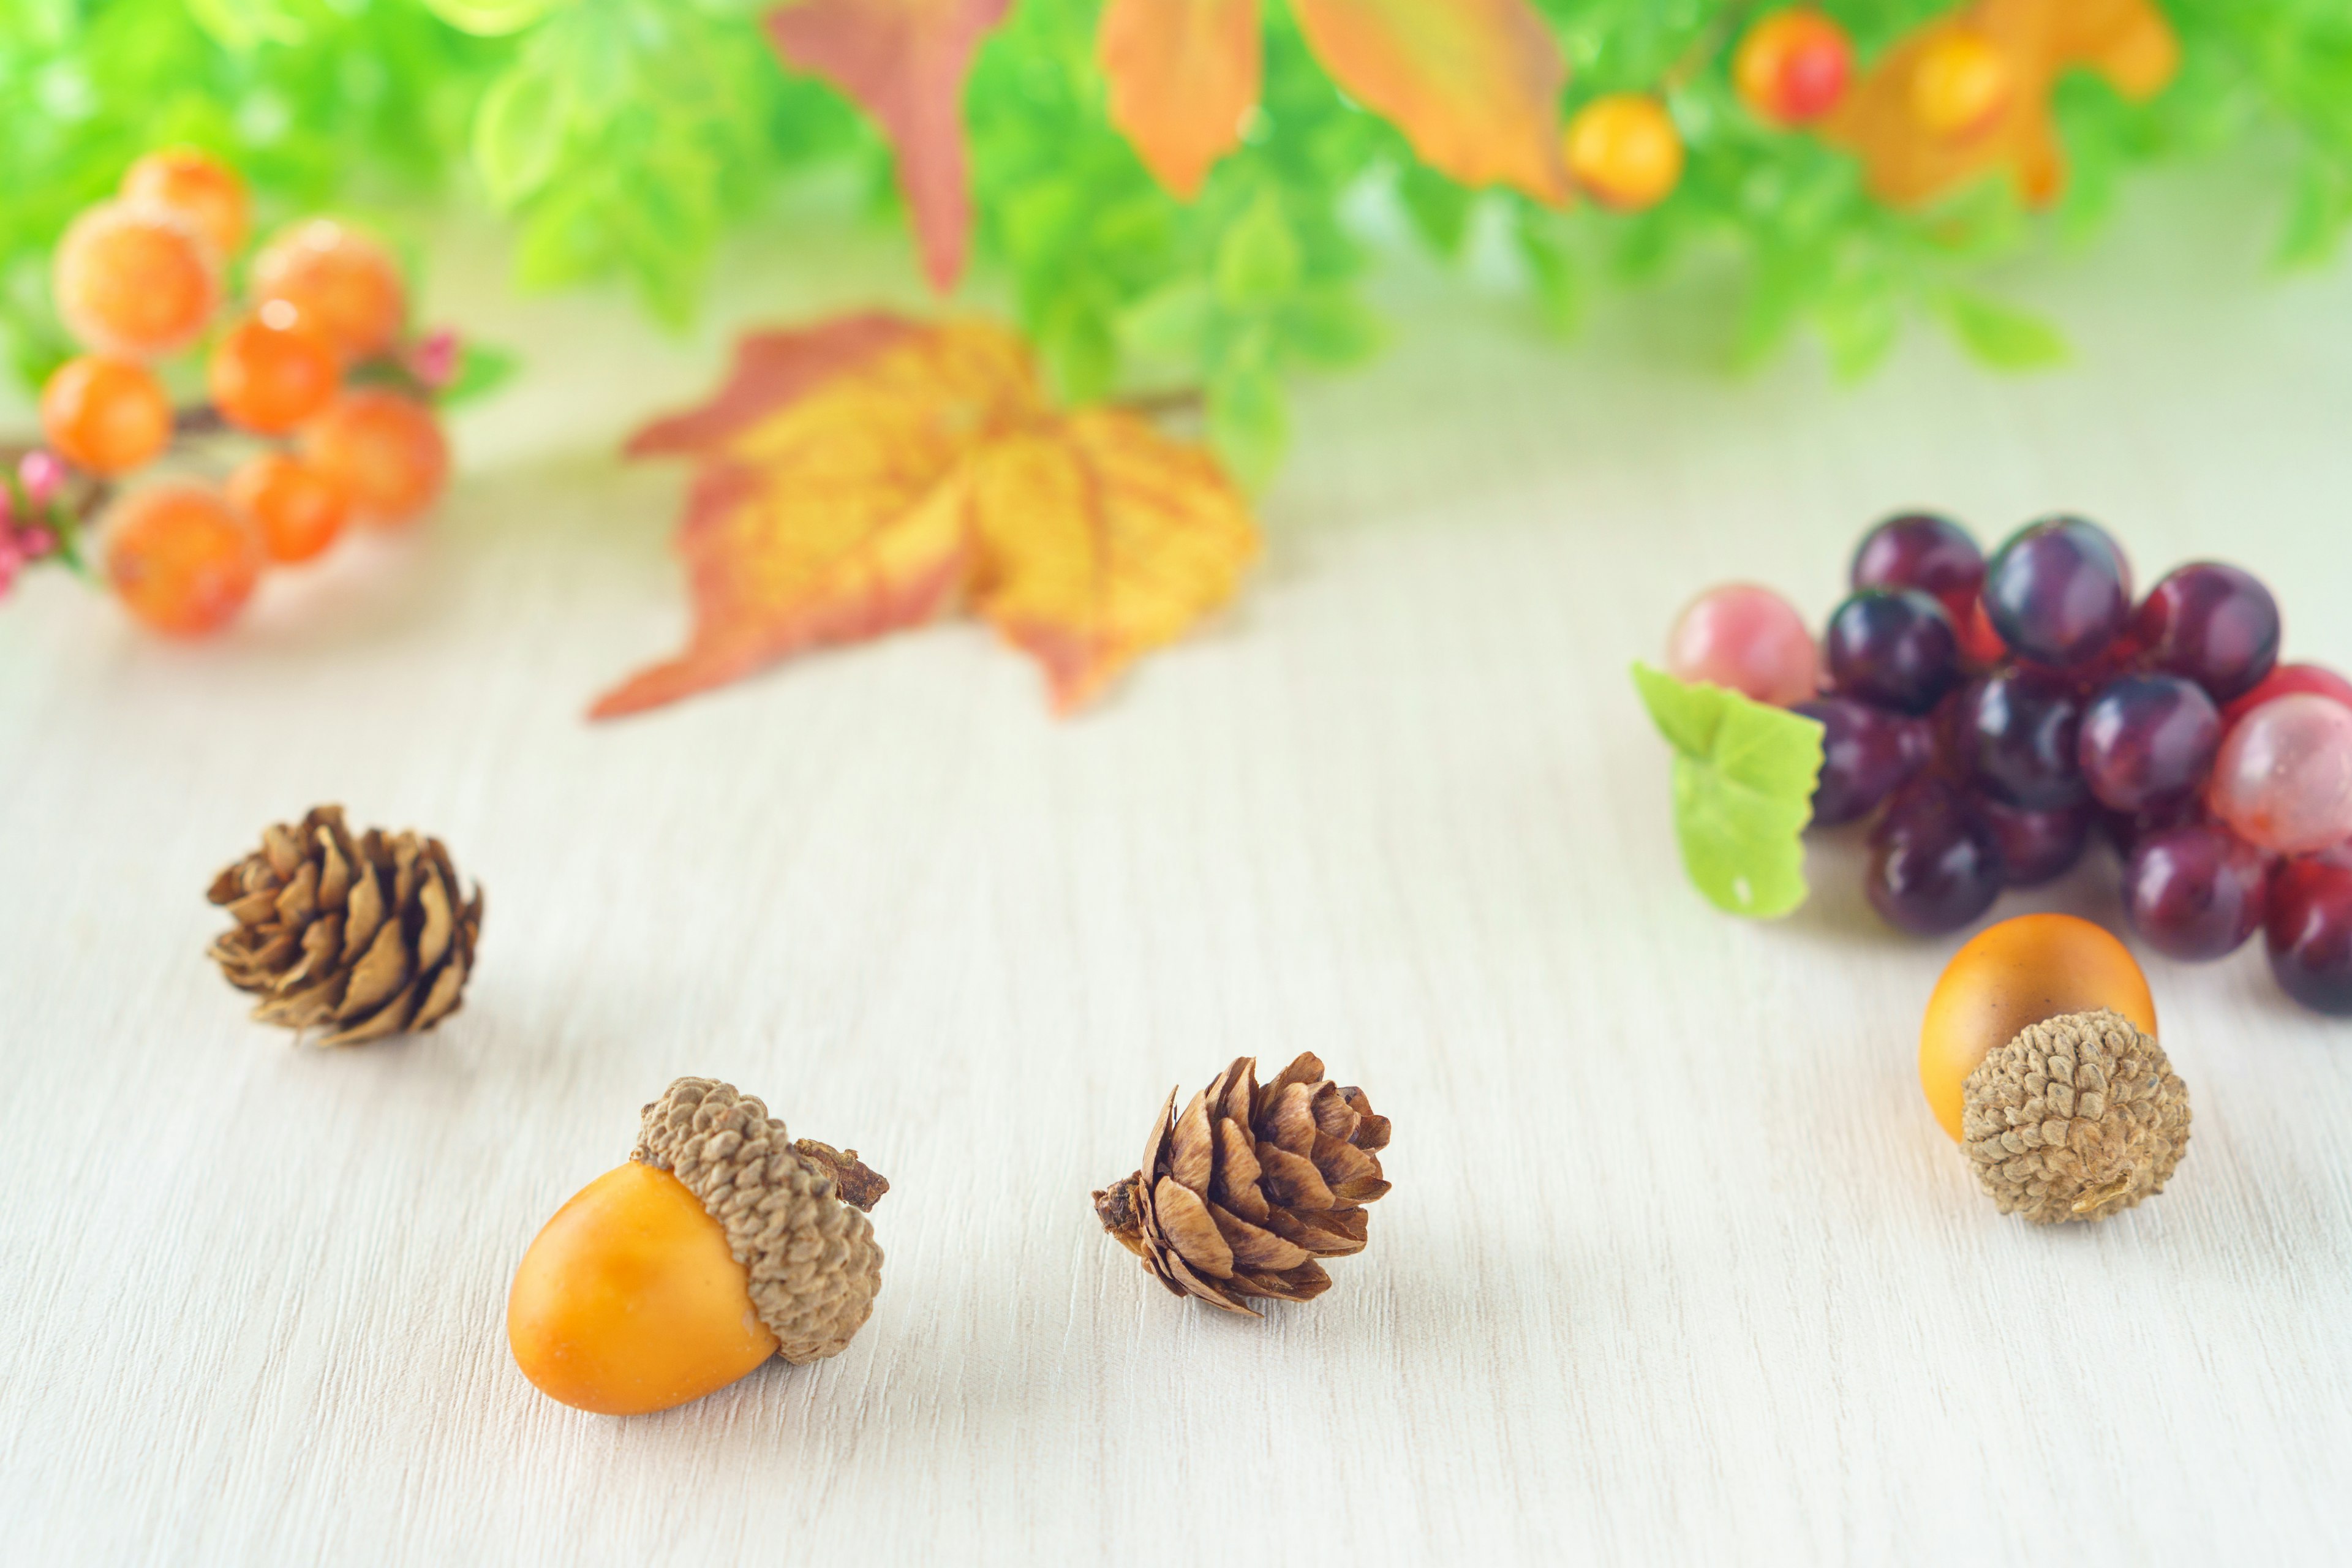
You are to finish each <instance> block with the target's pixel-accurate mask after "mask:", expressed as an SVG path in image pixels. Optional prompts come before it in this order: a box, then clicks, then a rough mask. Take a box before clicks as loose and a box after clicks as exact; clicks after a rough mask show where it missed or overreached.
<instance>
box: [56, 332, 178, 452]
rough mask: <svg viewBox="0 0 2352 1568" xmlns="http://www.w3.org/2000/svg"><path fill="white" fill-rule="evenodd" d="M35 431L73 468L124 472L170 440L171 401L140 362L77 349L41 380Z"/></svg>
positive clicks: (153, 374) (149, 371)
mask: <svg viewBox="0 0 2352 1568" xmlns="http://www.w3.org/2000/svg"><path fill="white" fill-rule="evenodd" d="M41 433H42V434H43V435H44V436H46V437H47V438H48V443H49V445H50V446H51V447H55V448H56V449H57V453H58V456H59V457H61V458H64V459H65V460H66V461H67V462H68V463H71V464H73V465H74V466H75V467H76V468H82V469H85V470H87V471H89V472H90V473H93V474H100V475H104V476H107V477H109V478H111V477H112V476H114V475H117V474H127V473H129V472H130V471H131V469H133V468H140V467H142V466H144V465H145V464H148V463H151V462H152V461H154V460H155V459H156V458H159V457H161V456H163V449H164V448H165V447H169V446H170V445H171V444H172V400H171V399H170V398H169V397H167V396H166V395H164V393H163V383H162V382H160V381H157V380H156V379H155V373H154V372H152V371H151V370H149V369H148V368H147V367H146V366H145V365H143V364H139V363H135V362H133V361H131V360H121V359H109V358H106V357H105V356H104V355H101V354H83V355H82V356H81V357H80V358H79V359H69V360H68V361H66V363H63V364H61V365H59V366H58V368H57V369H56V370H55V371H52V372H51V373H50V374H49V379H48V381H47V383H45V384H43V385H42V387H41Z"/></svg>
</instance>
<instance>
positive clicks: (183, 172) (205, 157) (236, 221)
mask: <svg viewBox="0 0 2352 1568" xmlns="http://www.w3.org/2000/svg"><path fill="white" fill-rule="evenodd" d="M121 195H122V197H123V199H124V200H125V201H130V202H136V203H143V204H146V205H152V206H158V207H163V208H164V209H166V210H167V211H170V212H174V213H177V214H179V215H180V216H181V217H183V218H184V219H186V220H187V222H188V224H189V226H191V227H193V228H194V229H195V231H196V232H197V233H198V234H200V235H202V236H203V237H204V238H205V243H206V244H208V245H210V246H211V247H213V257H214V259H215V260H216V261H224V262H225V261H227V260H229V259H230V258H233V257H235V256H236V253H237V252H238V250H240V249H241V248H243V247H244V245H245V229H246V198H245V182H244V181H242V180H240V179H238V178H237V177H236V171H235V170H233V169H231V168H230V167H229V166H228V165H227V164H226V163H222V162H221V161H220V160H219V159H217V158H215V157H213V156H212V155H210V154H209V153H199V152H197V151H196V150H195V149H194V148H192V147H171V148H165V149H163V150H161V151H159V152H154V153H148V154H147V155H146V156H145V157H143V158H142V159H140V160H139V161H138V162H137V163H133V164H131V167H130V169H129V170H128V171H126V172H125V173H124V174H123V176H122V186H121Z"/></svg>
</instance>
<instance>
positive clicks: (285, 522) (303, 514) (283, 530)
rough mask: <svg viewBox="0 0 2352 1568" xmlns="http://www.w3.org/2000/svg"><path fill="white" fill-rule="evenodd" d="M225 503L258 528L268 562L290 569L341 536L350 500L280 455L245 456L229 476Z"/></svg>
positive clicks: (297, 462)
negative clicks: (242, 461) (227, 502)
mask: <svg viewBox="0 0 2352 1568" xmlns="http://www.w3.org/2000/svg"><path fill="white" fill-rule="evenodd" d="M228 499H229V504H230V505H232V506H234V507H236V510H239V511H241V512H243V513H245V515H246V516H247V517H248V518H251V519H252V520H253V521H254V524H255V525H256V526H257V527H258V528H259V529H260V530H261V544H262V549H263V551H264V552H266V553H267V554H268V557H269V559H270V560H272V561H274V562H276V563H278V564H279V565H281V566H291V565H295V564H297V563H300V562H304V561H310V560H313V559H315V558H316V557H317V556H318V555H319V554H320V552H323V551H324V550H325V549H326V548H327V546H329V545H330V544H332V543H333V542H335V541H336V539H338V538H339V537H341V534H342V531H343V524H344V522H346V521H348V520H349V519H350V517H351V514H352V503H351V498H350V497H348V496H346V495H344V494H343V492H342V491H341V490H340V489H336V488H335V485H334V484H333V482H332V481H331V480H329V479H326V478H325V477H324V476H323V475H320V474H318V473H315V472H313V471H312V470H311V469H310V468H309V467H308V466H307V465H306V464H304V463H303V462H302V461H301V460H300V459H299V458H291V457H289V456H288V455H287V454H285V453H283V452H264V453H261V454H260V455H259V456H257V457H254V458H247V460H246V461H245V462H244V463H243V464H241V465H239V466H238V468H237V469H236V472H235V473H233V474H231V475H229V477H228Z"/></svg>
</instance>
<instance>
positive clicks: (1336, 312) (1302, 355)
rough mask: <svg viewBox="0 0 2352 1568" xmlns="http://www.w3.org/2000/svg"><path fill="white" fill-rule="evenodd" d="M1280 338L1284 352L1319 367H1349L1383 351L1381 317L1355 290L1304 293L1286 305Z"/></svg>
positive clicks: (1279, 325)
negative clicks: (1352, 291) (1353, 291)
mask: <svg viewBox="0 0 2352 1568" xmlns="http://www.w3.org/2000/svg"><path fill="white" fill-rule="evenodd" d="M1385 335H1386V334H1385V333H1384V332H1383V331H1382V330H1381V319H1380V317H1379V316H1377V315H1375V314H1374V313H1373V312H1372V310H1371V308H1370V306H1368V305H1366V304H1365V303H1364V302H1363V301H1362V300H1359V299H1357V298H1356V297H1355V296H1354V295H1352V294H1342V293H1339V292H1337V291H1336V290H1334V291H1329V292H1319V293H1313V294H1302V295H1300V296H1299V297H1298V298H1297V299H1296V300H1292V301H1291V302H1290V303H1289V304H1287V305H1285V306H1284V307H1283V308H1282V313H1281V315H1280V316H1279V317H1277V318H1276V341H1277V342H1278V343H1279V344H1280V347H1281V351H1282V353H1283V355H1284V356H1285V357H1286V358H1287V359H1292V360H1295V361H1297V363H1301V364H1304V365H1307V366H1309V367H1311V368H1313V369H1316V370H1346V369H1348V368H1349V367H1350V366H1352V365H1358V364H1361V363H1363V362H1364V361H1366V360H1368V359H1370V358H1371V357H1372V355H1374V354H1376V353H1379V352H1380V348H1381V341H1382V339H1383V338H1384V336H1385Z"/></svg>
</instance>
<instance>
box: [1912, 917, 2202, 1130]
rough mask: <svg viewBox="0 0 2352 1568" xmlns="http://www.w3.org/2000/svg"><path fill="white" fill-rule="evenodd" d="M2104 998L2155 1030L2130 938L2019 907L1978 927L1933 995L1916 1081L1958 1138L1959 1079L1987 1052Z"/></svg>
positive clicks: (2152, 1005) (2147, 1030)
mask: <svg viewBox="0 0 2352 1568" xmlns="http://www.w3.org/2000/svg"><path fill="white" fill-rule="evenodd" d="M2101 1007H2105V1008H2106V1009H2108V1010H2109V1011H2111V1012H2116V1013H2120V1014H2122V1015H2123V1016H2125V1017H2126V1018H2128V1019H2130V1020H2131V1021H2132V1024H2133V1026H2135V1027H2137V1029H2139V1031H2140V1032H2141V1033H2143V1034H2146V1035H2151V1036H2152V1035H2154V1034H2155V1033H2156V999H2155V998H2154V997H2153V996H2151V995H2149V994H2148V989H2147V975H2145V974H2143V973H2140V967H2139V964H2138V963H2137V961H2136V960H2135V959H2134V958H2133V957H2132V955H2131V952H2130V951H2129V950H2128V949H2126V947H2125V946H2124V944H2123V943H2122V942H2117V941H2116V939H2115V938H2114V937H2113V936H2112V935H2110V934H2109V933H2108V932H2107V931H2105V930H2104V929H2102V928H2101V927H2098V926H2095V925H2093V924H2092V923H2091V922H2090V921H2084V920H2077V919H2075V918H2074V916H2073V915H2020V916H2019V917H2017V918H2016V919H2015V920H2009V921H2001V922H2000V924H1999V925H1996V926H1992V927H1990V928H1988V929H1987V930H1985V931H1979V933H1978V934H1977V935H1976V937H1975V938H1974V939H1972V940H1971V941H1970V942H1969V944H1968V945H1967V946H1966V947H1963V948H1961V949H1960V951H1959V952H1958V953H1956V954H1954V955H1953V957H1952V962H1951V963H1950V964H1949V965H1948V966H1947V967H1946V968H1945V970H1944V974H1943V978H1942V979H1940V980H1938V981H1937V982H1936V989H1935V993H1934V994H1932V995H1930V996H1929V997H1928V998H1927V1020H1926V1022H1925V1023H1923V1024H1922V1025H1921V1026H1920V1029H1919V1084H1920V1087H1921V1088H1922V1089H1925V1090H1926V1091H1927V1104H1928V1107H1929V1108H1930V1109H1931V1110H1934V1111H1935V1113H1936V1120H1937V1121H1940V1122H1942V1123H1943V1125H1944V1131H1947V1132H1948V1133H1950V1134H1951V1135H1952V1138H1953V1139H1954V1141H1955V1142H1957V1141H1958V1138H1959V1136H1960V1110H1961V1102H1962V1099H1963V1096H1962V1092H1961V1086H1962V1085H1963V1084H1965V1083H1966V1082H1967V1081H1968V1077H1969V1074H1970V1073H1972V1072H1974V1071H1976V1069H1977V1064H1978V1063H1979V1062H1981V1061H1983V1060H1984V1058H1985V1053H1986V1052H1988V1051H1990V1050H1991V1049H1993V1048H1994V1047H1997V1046H2005V1045H2007V1044H2008V1043H2009V1042H2010V1041H2011V1040H2012V1039H2014V1038H2016V1037H2017V1035H2018V1032H2019V1031H2020V1030H2022V1029H2027V1028H2030V1027H2032V1026H2033V1025H2035V1024H2039V1023H2042V1022H2044V1021H2046V1020H2048V1019H2051V1018H2055V1017H2057V1016H2060V1015H2061V1014H2065V1013H2087V1012H2091V1011H2093V1010H2095V1009H2096V1008H2101Z"/></svg>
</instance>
